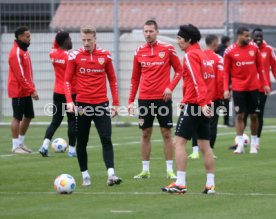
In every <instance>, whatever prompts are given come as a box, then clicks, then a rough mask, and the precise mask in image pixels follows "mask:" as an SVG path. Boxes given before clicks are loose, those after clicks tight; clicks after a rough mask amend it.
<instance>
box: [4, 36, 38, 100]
mask: <svg viewBox="0 0 276 219" xmlns="http://www.w3.org/2000/svg"><path fill="white" fill-rule="evenodd" d="M34 91H35V85H34V82H33V70H32V62H31V57H30V54H29V52H28V51H24V50H22V49H21V48H20V47H19V46H18V44H17V42H16V41H14V43H13V47H12V49H11V51H10V54H9V76H8V95H9V97H10V98H16V97H26V96H31V94H32V93H33V92H34Z"/></svg>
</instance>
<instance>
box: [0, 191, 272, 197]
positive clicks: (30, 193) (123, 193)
mask: <svg viewBox="0 0 276 219" xmlns="http://www.w3.org/2000/svg"><path fill="white" fill-rule="evenodd" d="M74 194H77V195H99V196H101V195H103V196H104V195H114V196H116V195H118V196H119V195H137V196H139V195H144V196H147V195H148V196H152V195H168V194H167V193H164V192H161V191H160V192H74V193H73V195H74ZM0 195H58V194H57V193H56V192H0ZM186 195H188V196H189V195H193V196H194V195H202V196H205V195H203V194H202V193H197V192H188V193H187V194H185V196H186ZM217 195H218V196H273V197H274V196H276V193H231V192H217V193H216V194H215V196H217ZM64 196H66V195H64ZM209 196H213V195H209Z"/></svg>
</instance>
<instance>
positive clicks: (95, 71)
mask: <svg viewBox="0 0 276 219" xmlns="http://www.w3.org/2000/svg"><path fill="white" fill-rule="evenodd" d="M80 33H81V39H82V43H83V48H80V49H78V50H75V51H72V52H71V53H70V54H69V59H68V64H67V68H66V73H65V95H66V101H67V110H68V111H69V112H73V111H75V113H77V157H78V162H79V166H80V170H81V172H82V178H83V183H82V185H83V186H89V185H91V178H90V175H89V172H88V167H87V143H88V139H89V132H90V127H91V122H92V120H93V122H94V124H95V126H96V129H97V131H98V134H99V137H100V140H101V143H102V149H103V160H104V162H105V166H106V169H107V174H108V178H107V185H109V186H113V185H115V184H120V183H121V182H122V179H121V178H119V177H117V176H116V175H115V172H114V153H113V145H112V141H111V119H110V113H109V110H108V109H109V102H108V98H107V88H106V78H107V79H108V81H109V84H110V89H111V93H112V98H113V106H114V107H113V110H112V115H113V116H115V115H116V114H117V110H118V105H119V98H118V87H117V79H116V75H115V72H114V68H113V65H112V59H111V55H110V53H109V52H108V51H107V50H104V49H102V48H99V47H97V46H96V29H95V28H94V27H90V26H84V27H82V28H81V30H80ZM74 77H76V78H75V79H74ZM73 80H75V81H76V93H77V96H76V106H75V104H74V101H73V99H72V91H71V89H72V83H73Z"/></svg>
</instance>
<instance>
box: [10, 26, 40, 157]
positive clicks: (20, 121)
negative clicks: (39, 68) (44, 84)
mask: <svg viewBox="0 0 276 219" xmlns="http://www.w3.org/2000/svg"><path fill="white" fill-rule="evenodd" d="M30 43H31V33H30V30H29V28H28V27H24V26H21V27H19V28H17V29H16V31H15V41H14V43H13V47H12V49H11V50H10V54H9V77H8V95H9V97H10V98H12V109H13V120H12V123H11V132H12V152H13V153H15V154H28V153H32V150H31V149H29V148H27V147H26V145H24V139H25V134H26V132H27V130H28V128H29V125H30V122H31V120H32V118H34V108H33V101H32V99H34V100H38V99H39V97H38V94H37V91H36V89H35V84H34V82H33V70H32V62H31V57H30V54H29V52H28V47H29V46H30Z"/></svg>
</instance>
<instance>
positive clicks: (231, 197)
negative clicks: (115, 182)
mask: <svg viewBox="0 0 276 219" xmlns="http://www.w3.org/2000/svg"><path fill="white" fill-rule="evenodd" d="M265 124H266V125H275V124H276V120H275V119H274V120H271V119H269V120H266V122H265ZM45 129H46V126H34V125H31V127H30V129H29V132H28V134H27V136H26V144H27V145H28V146H29V147H30V148H32V149H33V150H34V151H35V152H36V153H33V154H30V155H11V134H10V128H9V126H1V127H0V130H1V131H0V133H1V140H0V218H1V219H2V218H3V219H6V218H20V219H24V218H95V219H99V218H105V219H106V218H120V219H122V218H131V219H134V218H144V219H145V218H151V219H152V218H158V219H160V218H164V219H166V218H173V219H174V218H187V219H193V218H195V219H201V218H202V219H203V218H204V219H209V218H210V219H216V218H217V219H227V218H231V219H236V218H237V219H239V218H250V219H255V218H256V219H257V218H261V219H266V218H267V219H273V218H276V211H275V206H276V174H275V173H276V171H275V168H276V143H275V136H276V135H275V134H276V127H266V128H265V129H264V131H263V137H262V144H261V150H260V153H259V154H258V155H250V154H249V153H248V151H249V149H248V148H246V152H247V153H246V154H244V155H234V154H232V152H231V151H229V150H227V148H228V146H230V145H231V144H232V143H233V139H234V136H235V134H234V133H235V132H234V129H233V128H220V129H219V136H218V138H217V143H216V148H215V154H216V155H217V157H218V159H217V160H216V190H217V194H216V195H214V196H206V195H202V194H201V192H202V190H203V187H204V184H205V173H204V168H203V161H202V158H201V159H199V160H189V162H188V169H187V186H188V193H187V194H185V195H169V194H166V193H162V191H161V190H160V188H161V187H162V186H165V185H168V184H169V183H170V182H171V181H170V180H167V179H165V175H166V174H165V173H166V172H165V162H164V156H163V149H162V141H161V136H160V131H159V128H158V127H154V133H153V136H152V139H153V142H152V145H153V147H152V155H151V158H152V159H151V178H150V179H147V180H134V179H132V178H133V176H134V175H135V174H137V173H139V172H140V171H141V162H140V152H139V142H140V131H139V129H138V128H137V127H114V126H113V138H112V139H113V143H114V151H115V165H116V173H117V174H118V175H119V176H120V177H122V178H123V183H122V184H121V185H120V186H114V187H107V186H106V171H105V168H104V164H103V160H102V155H101V147H100V142H99V138H98V135H97V133H96V130H95V127H94V126H92V128H91V132H90V140H89V144H88V145H89V146H88V156H89V157H88V159H89V161H88V162H89V171H90V174H91V176H92V186H91V187H89V188H83V187H82V186H81V182H82V181H81V173H80V171H79V167H78V163H77V159H76V158H68V157H67V153H63V154H62V153H61V154H57V153H53V151H51V150H50V155H51V157H49V158H42V157H41V156H40V155H39V154H38V153H37V150H38V148H39V146H40V145H41V143H42V138H43V136H44V132H45ZM66 131H67V129H66V126H61V127H60V129H58V131H57V133H56V134H55V136H54V137H63V138H66V139H67V137H66ZM247 134H248V130H247ZM190 152H191V146H190V144H189V145H188V153H190ZM61 173H68V174H71V175H72V176H74V178H75V179H76V183H77V188H76V190H75V191H74V193H73V194H72V195H59V194H57V193H56V192H55V191H54V189H53V183H54V179H55V177H56V176H58V175H59V174H61Z"/></svg>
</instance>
